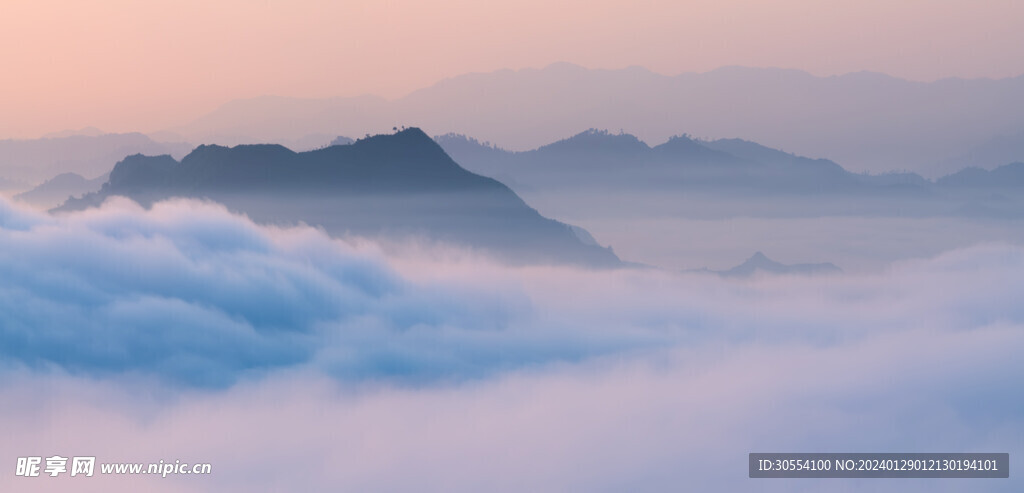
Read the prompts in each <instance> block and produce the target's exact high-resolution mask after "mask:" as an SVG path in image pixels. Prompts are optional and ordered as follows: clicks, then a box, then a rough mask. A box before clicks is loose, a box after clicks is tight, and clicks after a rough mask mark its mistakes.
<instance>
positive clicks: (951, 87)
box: [170, 63, 1024, 177]
mask: <svg viewBox="0 0 1024 493" xmlns="http://www.w3.org/2000/svg"><path fill="white" fill-rule="evenodd" d="M399 124H416V125H418V126H420V127H422V128H425V129H427V130H429V131H430V132H432V133H434V134H444V133H449V132H453V133H462V134H471V135H473V136H475V137H477V138H480V139H482V140H485V141H491V142H495V143H497V144H499V145H501V146H502V147H505V148H508V149H513V150H526V149H534V148H537V147H539V146H541V145H544V144H546V143H548V142H552V141H554V140H556V139H558V138H561V137H564V136H566V135H571V134H572V133H574V132H578V131H579V129H583V128H589V127H597V128H608V129H613V130H618V129H620V128H621V129H624V130H626V131H628V132H630V133H633V134H635V135H637V136H639V137H640V138H641V139H643V140H646V141H649V142H663V141H665V140H667V139H668V138H669V137H671V136H672V135H674V134H676V133H678V132H679V131H680V129H685V130H686V131H688V132H690V133H692V134H693V135H695V136H697V137H699V138H701V139H717V138H731V137H739V138H743V139H745V140H749V141H755V142H759V143H762V144H764V145H767V146H770V147H773V148H778V149H785V150H787V151H791V152H798V153H800V154H802V155H810V156H820V157H825V158H828V159H831V160H833V161H836V162H839V163H842V164H843V165H844V166H846V167H847V168H848V169H850V170H854V171H857V172H860V171H871V172H875V173H879V172H886V171H899V170H910V171H915V172H918V173H923V174H925V175H926V176H929V177H935V176H939V175H941V174H944V173H948V172H950V171H955V170H956V169H959V168H960V167H962V166H956V167H953V168H949V167H948V166H946V165H942V166H940V163H943V162H946V161H949V160H951V159H956V158H958V157H962V156H964V155H966V154H968V153H969V152H971V150H972V149H976V148H978V147H979V146H985V145H986V143H989V142H990V141H992V139H994V138H996V137H998V136H1019V135H1024V76H1021V77H1014V78H1008V79H1000V80H990V79H972V80H964V79H943V80H939V81H935V82H930V83H923V82H912V81H907V80H902V79H897V78H893V77H889V76H886V75H882V74H877V73H868V72H860V73H852V74H847V75H842V76H832V77H816V76H813V75H810V74H807V73H805V72H801V71H797V70H782V69H770V68H742V67H726V68H722V69H718V70H714V71H711V72H707V73H683V74H679V75H676V76H665V75H659V74H656V73H653V72H650V71H648V70H646V69H643V68H638V67H631V68H626V69H621V70H589V69H585V68H582V67H579V66H575V65H571V64H566V63H558V64H554V65H551V66H548V67H545V68H543V69H523V70H517V71H512V70H500V71H497V72H491V73H480V74H467V75H462V76H458V77H454V78H451V79H446V80H443V81H440V82H438V83H437V84H435V85H433V86H430V87H428V88H424V89H421V90H418V91H415V92H413V93H411V94H409V95H407V96H405V97H403V98H400V99H397V100H393V101H388V100H384V99H381V98H377V97H369V96H364V97H355V98H333V99H321V100H316V99H293V98H283V97H263V98H256V99H248V100H238V101H232V102H230V103H227V104H225V105H224V106H223V107H221V108H219V109H218V110H216V111H214V112H212V113H210V114H208V115H206V116H204V117H202V118H200V119H198V120H196V121H194V122H192V123H191V124H188V125H185V126H182V127H179V128H175V129H170V132H172V134H171V135H178V136H181V137H180V139H181V140H187V141H193V142H200V141H202V142H209V141H211V139H214V140H216V141H218V142H221V141H223V142H228V143H231V142H243V141H244V142H285V141H290V140H295V139H299V138H302V137H304V136H306V135H309V134H314V133H331V134H334V135H353V136H354V135H362V134H363V132H365V131H367V130H370V131H383V130H385V129H390V128H391V127H392V126H393V125H399ZM1003 147H1006V146H1003ZM1011 147H1012V146H1011ZM1014 149H1017V151H1019V150H1022V149H1020V147H1019V146H1018V147H1015V148H1014ZM1011 150H1012V149H1011ZM1017 151H1013V152H1012V153H1010V154H1008V155H1007V154H1005V153H1004V154H1002V155H1001V156H1000V159H1001V160H1002V164H1005V163H1007V162H1012V161H1017V160H1024V155H1020V154H1017ZM968 164H971V163H963V165H968ZM989 164H992V165H995V164H997V163H988V162H986V164H985V166H988V165H989Z"/></svg>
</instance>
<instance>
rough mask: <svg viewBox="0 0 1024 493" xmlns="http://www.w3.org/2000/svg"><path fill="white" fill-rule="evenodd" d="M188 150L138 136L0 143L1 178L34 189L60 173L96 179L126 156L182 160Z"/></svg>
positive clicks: (132, 134) (5, 141) (187, 145)
mask: <svg viewBox="0 0 1024 493" xmlns="http://www.w3.org/2000/svg"><path fill="white" fill-rule="evenodd" d="M86 130H88V129H86ZM191 148H192V146H191V145H189V144H184V143H167V142H157V141H155V140H153V139H151V138H150V137H147V136H145V135H143V134H140V133H126V134H102V135H70V136H66V137H53V138H42V139H31V140H0V177H3V178H7V179H12V180H16V181H23V182H28V183H30V184H32V185H35V184H39V183H42V182H43V181H45V180H48V179H50V178H53V177H55V176H57V175H59V174H62V173H76V174H78V175H81V176H98V175H101V174H104V173H107V172H109V171H110V169H111V167H112V166H113V163H116V162H118V161H120V160H121V159H124V157H125V156H130V155H132V154H138V153H143V154H170V155H172V156H176V157H181V156H184V155H185V154H186V153H188V151H189V150H190V149H191Z"/></svg>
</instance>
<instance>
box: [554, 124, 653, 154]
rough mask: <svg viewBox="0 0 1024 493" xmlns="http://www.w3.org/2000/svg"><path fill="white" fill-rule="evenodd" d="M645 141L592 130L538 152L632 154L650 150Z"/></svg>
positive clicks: (634, 137)
mask: <svg viewBox="0 0 1024 493" xmlns="http://www.w3.org/2000/svg"><path fill="white" fill-rule="evenodd" d="M649 149H650V147H648V146H647V144H645V143H644V142H643V141H641V140H640V139H638V138H636V136H635V135H632V134H627V133H622V132H620V133H617V134H613V133H611V132H609V131H607V130H598V129H596V128H590V129H587V130H585V131H583V132H580V133H578V134H576V135H573V136H572V137H569V138H568V139H563V140H560V141H558V142H555V143H553V144H548V145H546V146H543V147H540V148H538V149H537V150H538V151H556V152H565V151H569V152H573V151H598V152H601V153H614V154H630V153H636V152H643V151H647V150H649Z"/></svg>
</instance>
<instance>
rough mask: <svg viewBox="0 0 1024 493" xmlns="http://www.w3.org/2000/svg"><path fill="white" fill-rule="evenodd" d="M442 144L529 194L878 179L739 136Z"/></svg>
mask: <svg viewBox="0 0 1024 493" xmlns="http://www.w3.org/2000/svg"><path fill="white" fill-rule="evenodd" d="M437 142H438V143H439V144H440V145H441V146H442V147H443V148H444V149H445V151H446V152H448V153H449V154H451V155H452V156H453V157H454V158H455V159H456V160H458V161H459V162H460V163H462V164H463V165H464V166H465V167H466V168H467V169H469V170H471V171H473V172H476V173H480V174H484V175H487V176H493V177H501V179H502V181H503V182H506V183H510V184H512V185H513V187H514V188H517V189H520V188H521V189H523V190H557V189H577V190H578V189H587V188H590V189H594V188H597V189H613V190H619V191H630V190H633V191H637V190H657V191H663V192H680V191H687V190H694V191H700V192H702V193H709V192H710V193H723V192H729V193H732V192H743V193H745V194H751V193H756V194H779V193H785V194H792V193H820V192H836V191H845V192H856V191H862V190H863V189H865V187H867V186H871V185H874V183H869V182H870V181H871V180H872V179H870V178H866V177H864V176H861V175H856V174H853V173H850V172H848V171H846V170H844V169H843V168H842V167H841V166H839V165H838V164H836V163H834V162H832V161H829V160H825V159H809V158H804V157H800V156H795V155H792V154H787V153H784V152H781V151H777V150H775V149H770V148H768V147H765V146H761V145H760V144H756V143H753V142H748V141H742V140H738V139H732V140H728V141H725V140H718V141H699V140H695V139H692V138H690V137H689V136H686V135H676V136H673V137H671V138H670V139H669V140H667V141H666V142H664V143H662V144H660V145H657V146H654V147H650V146H648V145H647V144H646V143H644V142H643V141H641V140H640V139H639V138H637V137H636V136H633V135H630V134H626V133H618V134H614V133H611V132H608V131H604V130H596V129H589V130H587V131H584V132H582V133H579V134H576V135H574V136H572V137H569V138H566V139H562V140H559V141H557V142H555V143H552V144H548V145H545V146H541V147H539V148H537V149H534V150H531V151H524V152H511V151H506V150H504V149H501V148H498V147H495V146H490V145H487V144H481V143H480V142H479V141H477V140H475V139H472V138H469V137H465V136H460V135H457V134H446V135H443V136H440V137H438V138H437Z"/></svg>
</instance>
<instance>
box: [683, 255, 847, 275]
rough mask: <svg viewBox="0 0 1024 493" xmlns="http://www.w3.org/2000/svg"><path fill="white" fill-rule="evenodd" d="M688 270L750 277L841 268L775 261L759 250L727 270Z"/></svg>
mask: <svg viewBox="0 0 1024 493" xmlns="http://www.w3.org/2000/svg"><path fill="white" fill-rule="evenodd" d="M688 272H709V273H714V274H718V275H720V276H722V277H751V276H754V275H758V274H773V275H779V274H782V275H821V274H839V273H842V272H843V270H842V269H840V268H839V267H836V265H835V264H832V263H829V262H825V263H820V264H790V265H787V264H783V263H780V262H776V261H774V260H772V259H770V258H768V257H767V256H765V254H763V253H761V252H757V253H755V254H754V255H753V256H751V257H750V258H748V259H747V260H745V261H744V262H743V263H742V264H740V265H737V266H736V267H733V268H731V269H728V270H721V271H716V270H708V269H698V270H692V271H688Z"/></svg>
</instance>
